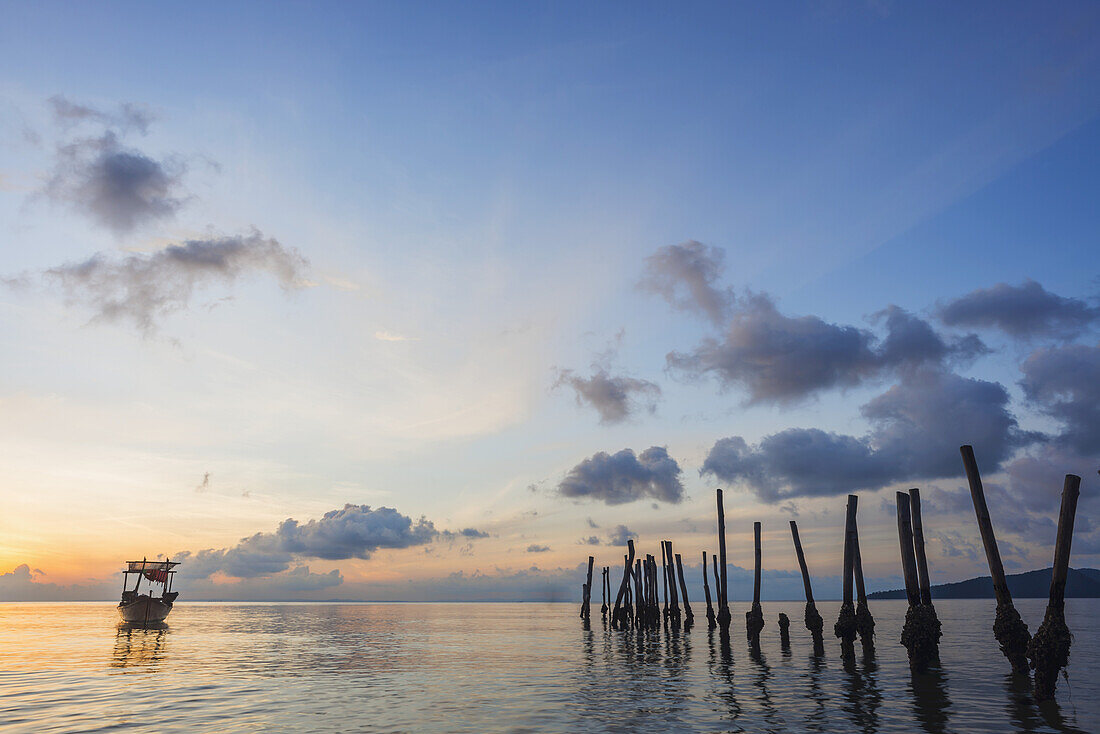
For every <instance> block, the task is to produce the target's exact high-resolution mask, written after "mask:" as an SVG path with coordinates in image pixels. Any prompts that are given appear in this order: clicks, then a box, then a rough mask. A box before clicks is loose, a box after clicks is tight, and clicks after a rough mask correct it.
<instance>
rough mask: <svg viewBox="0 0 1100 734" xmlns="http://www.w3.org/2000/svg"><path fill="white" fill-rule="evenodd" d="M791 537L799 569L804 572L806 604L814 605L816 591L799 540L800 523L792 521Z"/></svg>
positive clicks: (803, 582)
mask: <svg viewBox="0 0 1100 734" xmlns="http://www.w3.org/2000/svg"><path fill="white" fill-rule="evenodd" d="M791 537H792V538H794V552H795V555H797V556H798V567H799V568H800V569H801V570H802V586H803V588H804V589H805V590H806V603H807V604H813V603H814V590H813V589H812V588H811V587H810V572H809V570H808V569H807V568H806V556H805V554H803V552H802V541H801V540H799V539H798V523H796V522H795V521H794V520H791Z"/></svg>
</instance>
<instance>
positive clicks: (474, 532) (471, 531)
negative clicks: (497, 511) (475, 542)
mask: <svg viewBox="0 0 1100 734" xmlns="http://www.w3.org/2000/svg"><path fill="white" fill-rule="evenodd" d="M458 534H459V535H461V536H462V537H464V538H488V537H489V534H488V533H486V532H484V531H482V530H478V529H477V528H462V529H461V530H459V531H458Z"/></svg>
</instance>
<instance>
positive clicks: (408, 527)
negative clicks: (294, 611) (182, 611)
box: [175, 504, 479, 578]
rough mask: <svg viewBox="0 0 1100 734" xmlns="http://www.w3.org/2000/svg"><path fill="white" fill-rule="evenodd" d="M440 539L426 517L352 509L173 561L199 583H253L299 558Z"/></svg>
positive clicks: (362, 553)
mask: <svg viewBox="0 0 1100 734" xmlns="http://www.w3.org/2000/svg"><path fill="white" fill-rule="evenodd" d="M474 532H477V531H474ZM442 534H443V533H441V532H440V531H438V530H436V528H435V525H434V524H432V522H431V521H430V520H427V519H425V518H423V517H421V518H420V519H419V520H416V521H414V520H413V519H412V518H410V517H408V516H407V515H402V514H401V513H400V512H398V511H397V510H395V509H393V508H390V507H379V508H377V509H372V508H371V507H370V506H368V505H351V504H348V505H344V507H343V508H342V509H339V510H332V511H330V512H326V513H325V514H324V516H323V517H321V518H320V519H315V520H310V521H309V522H307V523H299V522H298V521H297V520H294V519H287V520H284V521H283V522H281V523H279V526H278V528H276V530H275V531H274V532H270V533H256V534H255V535H252V536H250V537H247V538H243V539H242V540H241V541H240V542H239V543H237V545H235V546H233V547H231V548H223V549H212V548H211V549H206V550H201V551H198V552H197V553H190V552H183V553H177V554H176V558H175V560H180V561H186V563H187V566H188V569H189V573H190V574H191V575H192V576H194V577H196V578H205V577H207V576H210V575H211V574H213V573H215V572H222V573H225V574H227V575H229V576H234V577H237V578H254V577H259V576H270V575H272V574H277V573H281V572H283V571H286V570H287V569H288V568H290V567H291V565H292V563H293V562H294V561H295V560H296V559H298V558H320V559H324V560H330V561H335V560H346V559H349V558H370V557H371V554H372V553H374V552H375V551H377V550H378V549H380V548H410V547H413V546H420V545H426V544H428V543H430V542H432V541H433V540H436V539H437V538H439V537H440V536H441V535H442ZM451 535H452V536H454V535H465V536H466V537H479V536H469V535H466V533H465V532H462V533H451Z"/></svg>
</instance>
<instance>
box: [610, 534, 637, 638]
mask: <svg viewBox="0 0 1100 734" xmlns="http://www.w3.org/2000/svg"><path fill="white" fill-rule="evenodd" d="M626 547H627V559H626V564H625V567H624V568H623V578H622V581H621V582H620V583H619V593H618V594H617V595H616V596H615V609H614V611H612V613H611V627H612V628H613V629H621V628H622V627H623V606H622V603H623V597H625V596H626V593H627V587H628V586H629V584H630V568H631V566H633V565H634V539H633V538H630V539H628V540H627V541H626Z"/></svg>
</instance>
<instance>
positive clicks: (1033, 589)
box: [868, 568, 1100, 600]
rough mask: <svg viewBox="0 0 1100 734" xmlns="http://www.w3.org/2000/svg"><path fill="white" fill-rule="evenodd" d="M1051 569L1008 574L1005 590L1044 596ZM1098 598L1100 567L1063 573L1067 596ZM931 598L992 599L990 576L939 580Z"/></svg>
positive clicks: (883, 594) (893, 593) (891, 594)
mask: <svg viewBox="0 0 1100 734" xmlns="http://www.w3.org/2000/svg"><path fill="white" fill-rule="evenodd" d="M1050 574H1051V569H1049V568H1039V569H1036V570H1034V571H1027V572H1025V573H1017V574H1010V575H1008V577H1007V580H1008V590H1009V591H1010V592H1011V593H1012V596H1013V597H1014V598H1018V599H1045V598H1046V597H1047V594H1049V593H1050ZM1069 597H1074V598H1079V599H1100V569H1095V568H1071V569H1070V570H1069V575H1068V576H1067V577H1066V598H1069ZM868 598H870V599H904V598H905V589H893V590H890V591H876V592H875V593H873V594H868ZM932 598H933V599H937V600H938V599H992V598H994V597H993V579H992V578H990V577H989V576H978V577H977V578H973V579H967V580H966V581H957V582H955V583H953V584H940V585H938V586H933V587H932Z"/></svg>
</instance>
